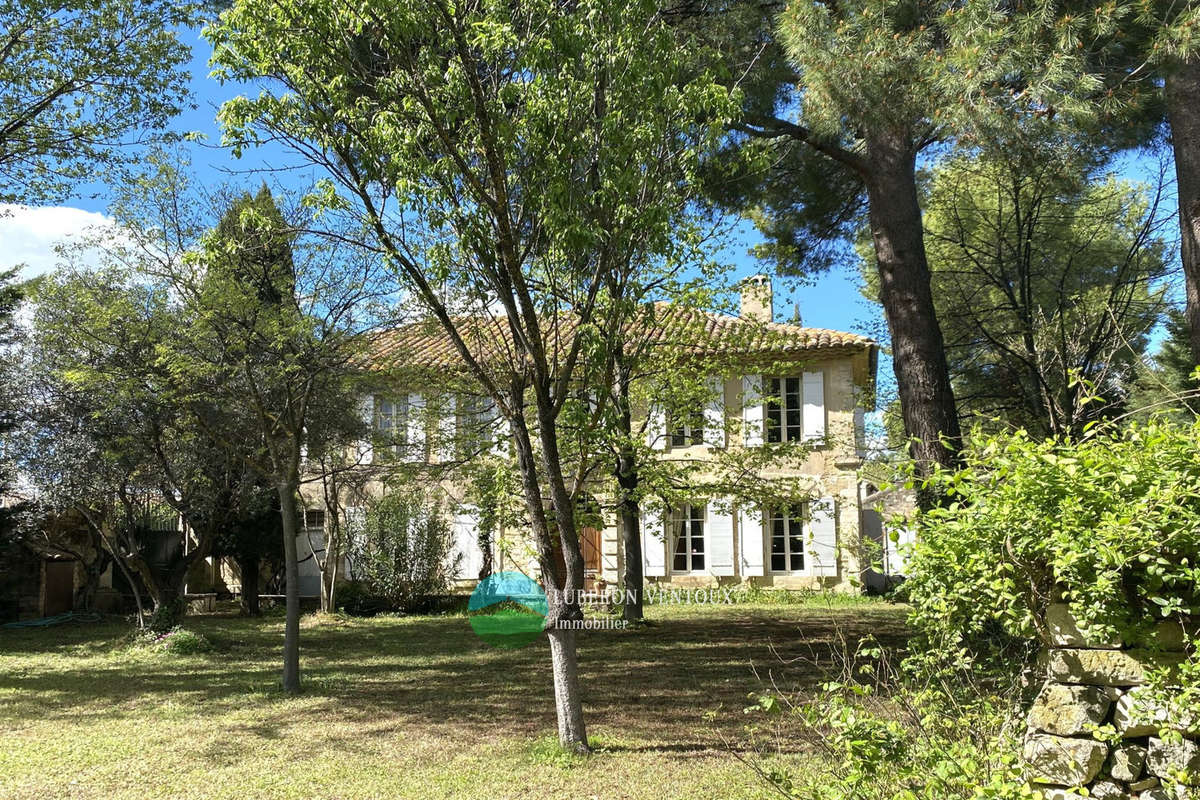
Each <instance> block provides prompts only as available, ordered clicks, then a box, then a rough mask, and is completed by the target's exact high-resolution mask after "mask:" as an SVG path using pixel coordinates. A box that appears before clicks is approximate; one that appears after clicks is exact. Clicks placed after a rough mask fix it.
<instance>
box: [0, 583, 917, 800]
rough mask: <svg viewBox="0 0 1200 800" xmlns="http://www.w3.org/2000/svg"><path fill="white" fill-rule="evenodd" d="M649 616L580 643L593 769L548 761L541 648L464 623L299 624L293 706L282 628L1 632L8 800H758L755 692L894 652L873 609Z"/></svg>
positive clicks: (240, 623) (2, 763) (879, 611)
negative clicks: (281, 660) (142, 638)
mask: <svg viewBox="0 0 1200 800" xmlns="http://www.w3.org/2000/svg"><path fill="white" fill-rule="evenodd" d="M649 617H650V618H651V619H652V620H653V621H654V623H655V624H654V625H652V626H650V627H647V628H643V629H639V630H630V631H582V632H580V634H579V637H580V639H579V641H580V660H581V668H582V674H583V684H584V686H585V708H586V713H587V721H588V725H589V733H590V735H591V737H592V738H593V740H594V743H595V744H596V745H597V746H598V748H597V752H596V754H595V755H593V756H591V757H589V758H586V759H579V758H568V757H565V756H563V755H562V754H560V753H558V752H557V751H556V749H555V748H554V747H553V745H552V742H553V735H552V734H553V731H554V710H553V704H552V688H551V682H550V675H549V658H548V655H547V648H546V646H545V643H544V640H542V641H538V642H535V643H534V644H532V645H530V646H528V647H525V648H522V649H518V650H501V649H496V648H492V647H490V646H488V645H486V644H484V643H483V642H481V641H480V640H479V639H478V638H477V637H476V636H475V635H474V634H473V633H472V631H471V628H470V626H469V624H468V620H467V618H466V617H465V616H443V617H408V618H383V619H355V620H347V619H337V618H324V619H319V618H317V617H309V618H306V620H305V626H304V630H303V634H302V647H303V651H302V668H303V675H304V680H305V691H304V693H303V694H302V695H300V696H298V697H286V696H284V695H282V694H281V693H279V692H278V691H277V690H276V689H275V684H276V681H277V663H276V662H277V659H278V657H279V646H280V643H281V641H282V628H283V625H282V618H280V617H269V618H266V619H262V620H244V619H239V618H236V617H232V616H229V617H225V616H217V615H214V616H204V617H192V618H189V619H188V621H187V627H188V628H190V629H192V630H195V631H198V632H200V633H202V634H203V635H204V636H206V637H207V638H208V639H210V640H211V641H212V642H213V644H214V649H213V651H211V652H208V653H204V654H200V655H190V656H179V655H171V654H164V653H157V652H151V651H147V650H145V649H138V648H131V647H130V646H129V644H128V641H129V638H128V636H129V632H128V629H127V628H126V627H125V626H122V625H118V624H115V623H111V624H103V625H93V626H86V627H84V626H78V627H60V628H53V629H40V630H19V631H12V630H0V797H2V798H6V800H7V799H9V798H12V799H14V800H15V799H16V798H38V800H41V799H42V798H138V799H139V800H141V799H142V798H151V797H155V798H157V797H164V798H165V797H177V798H188V800H202V799H203V798H323V799H324V798H451V797H453V798H459V797H461V798H549V797H561V798H593V797H596V798H605V799H607V798H723V799H724V798H758V797H769V796H770V794H769V792H768V790H767V789H765V788H763V787H761V786H760V785H759V784H757V783H756V781H755V779H754V777H753V775H751V774H750V772H749V771H748V769H747V768H746V767H744V766H742V765H741V764H740V763H739V762H738V761H737V759H735V758H733V757H732V756H731V755H730V754H729V752H727V750H726V749H725V746H724V745H723V744H722V742H723V741H726V740H728V741H736V740H737V738H738V736H739V733H740V730H741V726H742V725H743V724H744V723H745V717H744V715H743V714H742V708H743V706H745V704H746V703H745V698H746V694H747V692H750V691H753V690H756V689H761V688H763V687H764V685H765V684H764V682H765V681H768V680H779V681H781V682H783V683H785V684H787V685H789V686H804V685H812V684H813V683H814V682H815V681H817V680H818V679H819V678H820V668H819V667H815V666H813V663H812V660H813V659H816V660H817V661H818V662H819V661H821V660H823V659H827V658H828V654H829V651H830V647H831V646H832V645H833V643H834V642H835V641H837V640H838V638H839V637H840V636H843V635H844V636H848V637H849V638H850V639H851V640H853V639H855V638H857V637H860V636H862V635H865V634H868V633H870V634H874V635H876V636H879V637H880V638H881V639H883V640H884V641H885V642H891V643H894V644H900V643H901V642H902V641H903V638H904V626H903V610H901V609H898V608H895V607H891V606H887V605H884V604H881V603H867V602H862V603H855V604H847V603H839V604H837V605H835V606H828V607H827V606H824V605H822V604H821V603H820V601H813V602H811V603H807V604H803V605H734V606H666V607H652V608H651V610H650V613H649ZM756 670H757V673H758V676H757V677H756V676H755V671H756ZM785 757H786V758H787V759H789V760H794V761H795V762H796V763H798V764H803V763H805V762H811V760H812V759H813V758H814V757H813V756H812V755H810V754H807V753H804V752H800V751H797V752H793V753H791V754H789V755H786V756H785ZM814 769H815V767H814Z"/></svg>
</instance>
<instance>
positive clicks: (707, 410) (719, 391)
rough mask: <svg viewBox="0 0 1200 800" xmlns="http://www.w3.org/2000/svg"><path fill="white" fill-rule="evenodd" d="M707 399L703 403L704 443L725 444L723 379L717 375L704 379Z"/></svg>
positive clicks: (710, 445) (715, 445)
mask: <svg viewBox="0 0 1200 800" xmlns="http://www.w3.org/2000/svg"><path fill="white" fill-rule="evenodd" d="M706 386H707V388H708V401H707V402H706V403H705V404H704V443H705V444H706V445H708V446H709V447H724V446H725V379H724V378H722V377H721V376H719V375H716V376H713V377H711V378H709V379H708V380H707V381H706Z"/></svg>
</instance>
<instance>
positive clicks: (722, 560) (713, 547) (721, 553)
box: [707, 501, 733, 576]
mask: <svg viewBox="0 0 1200 800" xmlns="http://www.w3.org/2000/svg"><path fill="white" fill-rule="evenodd" d="M726 502H727V501H726ZM717 505H718V504H717V503H709V504H708V542H707V545H708V553H709V556H708V557H709V572H711V573H712V574H713V575H718V576H725V575H732V574H733V511H732V509H729V508H727V507H726V508H725V510H720V509H718V508H717ZM720 505H722V506H725V505H726V503H720Z"/></svg>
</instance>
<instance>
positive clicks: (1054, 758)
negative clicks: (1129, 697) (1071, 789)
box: [1023, 733, 1108, 786]
mask: <svg viewBox="0 0 1200 800" xmlns="http://www.w3.org/2000/svg"><path fill="white" fill-rule="evenodd" d="M1023 755H1024V760H1025V765H1026V767H1027V768H1028V770H1029V775H1030V780H1032V781H1033V782H1034V783H1049V784H1057V785H1059V786H1082V785H1083V784H1085V783H1087V782H1089V781H1090V780H1091V779H1092V778H1094V777H1096V775H1098V774H1099V772H1100V767H1101V766H1103V765H1104V759H1105V758H1106V757H1107V756H1108V746H1107V745H1105V744H1104V743H1103V742H1098V741H1096V740H1095V739H1071V738H1067V737H1063V736H1051V735H1049V734H1038V733H1033V734H1030V735H1028V736H1026V737H1025V748H1024V753H1023Z"/></svg>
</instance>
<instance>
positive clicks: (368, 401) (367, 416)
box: [357, 395, 375, 464]
mask: <svg viewBox="0 0 1200 800" xmlns="http://www.w3.org/2000/svg"><path fill="white" fill-rule="evenodd" d="M358 410H359V414H361V415H362V421H363V424H364V425H365V426H366V428H367V434H366V438H364V439H363V440H362V441H361V442H359V443H358V447H357V450H358V454H357V455H358V463H360V464H370V463H372V462H373V461H374V460H375V448H374V447H373V446H372V445H371V437H372V436H374V435H375V396H374V395H367V396H366V397H364V398H363V399H362V402H361V403H359V405H358Z"/></svg>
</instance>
